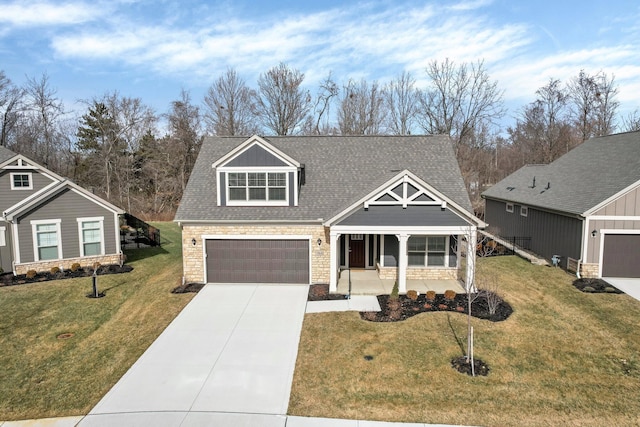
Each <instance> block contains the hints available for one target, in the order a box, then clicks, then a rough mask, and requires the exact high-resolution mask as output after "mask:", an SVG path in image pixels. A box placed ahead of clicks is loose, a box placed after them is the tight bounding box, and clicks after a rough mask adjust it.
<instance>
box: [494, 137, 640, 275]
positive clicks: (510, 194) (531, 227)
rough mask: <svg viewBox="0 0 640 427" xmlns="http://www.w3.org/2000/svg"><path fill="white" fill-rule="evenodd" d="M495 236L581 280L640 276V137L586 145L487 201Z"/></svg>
mask: <svg viewBox="0 0 640 427" xmlns="http://www.w3.org/2000/svg"><path fill="white" fill-rule="evenodd" d="M482 196H483V197H484V198H485V201H486V208H485V221H486V222H487V223H488V229H489V231H490V232H492V233H494V234H497V235H499V236H501V237H503V238H505V239H506V240H510V239H511V238H512V237H514V236H516V237H530V238H531V241H530V249H531V250H532V251H533V252H535V253H537V254H539V255H542V256H544V257H545V258H546V259H548V260H553V258H554V256H555V258H556V259H559V264H560V265H561V266H562V267H563V268H566V269H568V270H570V271H572V272H579V274H580V275H582V276H584V277H640V132H628V133H620V134H616V135H610V136H604V137H599V138H593V139H590V140H588V141H585V142H584V143H582V144H581V145H579V146H578V147H576V148H574V149H573V150H571V151H570V152H568V153H567V154H565V155H563V156H562V157H560V158H558V159H557V160H555V161H554V162H552V163H550V164H548V165H529V166H524V167H523V168H521V169H519V170H518V171H516V172H514V173H513V174H511V175H510V176H508V177H506V178H505V179H503V180H502V181H500V182H499V183H497V184H496V185H494V186H493V187H491V188H490V189H488V190H487V191H485V192H484V193H483V195H482Z"/></svg>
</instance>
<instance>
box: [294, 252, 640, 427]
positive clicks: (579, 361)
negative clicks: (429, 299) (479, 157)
mask: <svg viewBox="0 0 640 427" xmlns="http://www.w3.org/2000/svg"><path fill="white" fill-rule="evenodd" d="M478 279H479V280H483V279H484V280H486V281H489V283H491V282H495V283H497V284H498V285H499V293H501V294H502V296H503V297H504V298H505V300H506V301H507V302H508V303H509V304H511V306H512V307H513V310H514V311H513V314H512V315H511V316H510V317H509V318H508V319H507V320H506V321H503V322H495V323H494V322H490V321H487V320H479V319H475V318H474V319H472V324H473V326H474V328H475V354H476V356H477V357H479V358H481V359H482V360H484V361H485V362H487V363H488V364H489V366H490V369H491V371H490V372H489V375H488V376H486V377H475V378H474V377H470V376H468V375H465V374H461V373H459V372H457V371H456V370H454V369H453V368H452V367H451V359H453V358H455V357H458V356H460V355H461V354H462V347H463V346H464V345H465V343H466V317H465V316H464V315H462V314H458V313H455V312H432V313H421V314H419V315H416V316H413V317H411V318H409V319H407V320H405V321H401V322H394V323H377V322H368V321H365V320H362V319H361V318H360V315H359V314H358V313H355V312H347V313H319V314H307V315H306V316H305V321H304V325H303V330H302V337H301V342H300V347H299V352H298V360H297V365H296V372H295V377H294V382H293V389H292V392H291V400H290V404H289V413H290V414H293V415H301V416H319V417H329V418H349V419H366V420H385V421H404V422H420V423H445V424H465V425H483V426H546V425H568V426H603V425H615V426H636V425H639V424H640V399H638V396H639V395H640V327H639V326H638V317H639V316H640V302H638V301H636V300H634V299H632V298H631V297H628V296H627V295H616V294H608V293H603V294H586V293H583V292H580V291H579V290H578V289H576V288H575V287H574V286H572V282H573V280H574V279H575V277H573V276H570V275H568V274H566V273H565V272H563V271H562V270H560V269H557V268H552V267H541V266H534V265H532V264H529V263H528V262H526V261H523V260H521V259H519V258H517V257H513V256H508V257H495V258H484V259H479V260H478ZM365 356H366V357H365Z"/></svg>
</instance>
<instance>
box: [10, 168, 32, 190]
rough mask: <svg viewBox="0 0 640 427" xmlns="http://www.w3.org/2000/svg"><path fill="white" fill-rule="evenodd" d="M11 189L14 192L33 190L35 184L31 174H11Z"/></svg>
mask: <svg viewBox="0 0 640 427" xmlns="http://www.w3.org/2000/svg"><path fill="white" fill-rule="evenodd" d="M11 189H12V190H33V183H32V181H31V173H24V172H21V173H17V172H16V173H12V174H11Z"/></svg>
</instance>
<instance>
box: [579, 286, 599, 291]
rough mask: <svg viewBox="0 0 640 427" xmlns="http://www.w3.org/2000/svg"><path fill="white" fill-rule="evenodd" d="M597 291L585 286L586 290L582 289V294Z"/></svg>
mask: <svg viewBox="0 0 640 427" xmlns="http://www.w3.org/2000/svg"><path fill="white" fill-rule="evenodd" d="M595 291H596V289H595V288H594V287H593V286H585V287H584V288H582V292H589V293H591V292H595Z"/></svg>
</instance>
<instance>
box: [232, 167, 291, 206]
mask: <svg viewBox="0 0 640 427" xmlns="http://www.w3.org/2000/svg"><path fill="white" fill-rule="evenodd" d="M289 172H290V171H289V170H286V169H282V168H271V169H269V168H260V169H253V168H241V169H238V170H235V169H232V168H229V169H225V170H224V171H221V173H223V174H225V181H224V183H225V188H224V191H225V200H226V201H227V206H289V188H290V186H291V185H292V183H291V182H289ZM230 173H245V174H249V173H264V174H265V175H266V176H265V179H266V180H267V186H266V187H265V189H266V191H267V197H268V194H269V187H268V179H269V178H268V174H269V173H284V179H285V190H284V191H285V195H284V196H285V199H284V200H230V198H229V174H230ZM248 179H249V178H248V176H247V180H248ZM246 188H247V191H248V189H249V185H248V182H247V186H246ZM247 197H248V193H247Z"/></svg>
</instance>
